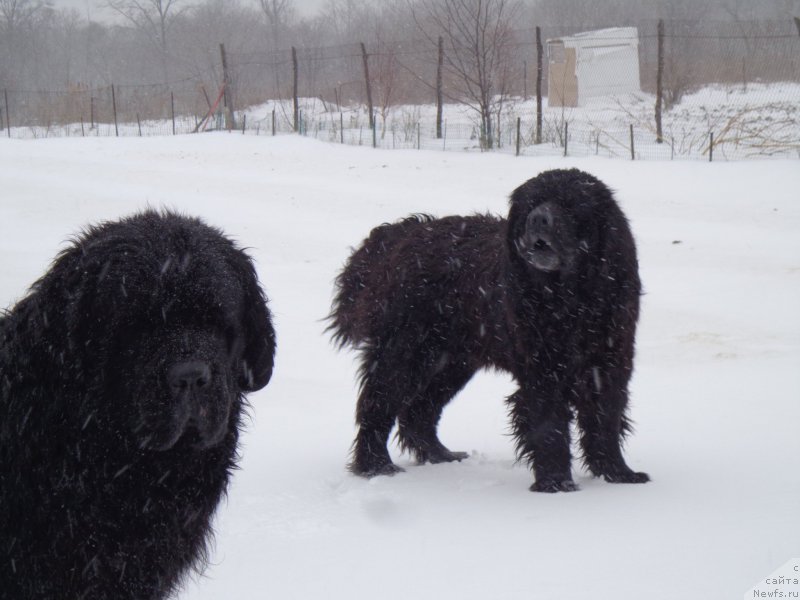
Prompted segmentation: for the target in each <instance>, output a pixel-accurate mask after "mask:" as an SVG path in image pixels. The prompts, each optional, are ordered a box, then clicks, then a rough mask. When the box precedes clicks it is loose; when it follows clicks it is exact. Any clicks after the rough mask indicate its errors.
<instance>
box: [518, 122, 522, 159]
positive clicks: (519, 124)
mask: <svg viewBox="0 0 800 600" xmlns="http://www.w3.org/2000/svg"><path fill="white" fill-rule="evenodd" d="M521 124H522V119H521V118H520V117H517V156H519V141H520V140H519V130H520V126H521Z"/></svg>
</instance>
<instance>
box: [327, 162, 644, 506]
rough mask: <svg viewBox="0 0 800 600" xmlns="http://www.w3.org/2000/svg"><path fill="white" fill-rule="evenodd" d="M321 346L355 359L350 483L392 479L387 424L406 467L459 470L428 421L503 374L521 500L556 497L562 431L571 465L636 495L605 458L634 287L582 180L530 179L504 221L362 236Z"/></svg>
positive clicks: (452, 220) (409, 225)
mask: <svg viewBox="0 0 800 600" xmlns="http://www.w3.org/2000/svg"><path fill="white" fill-rule="evenodd" d="M336 285H337V293H336V297H335V300H334V305H333V310H332V312H331V315H330V319H331V326H330V330H332V331H333V334H334V340H335V341H336V342H338V343H339V344H340V345H346V344H349V345H352V346H354V347H356V348H358V349H360V351H361V372H360V374H361V390H360V395H359V398H358V405H357V411H356V421H357V424H358V427H359V431H358V434H357V436H356V439H355V442H354V445H353V451H352V461H351V463H350V469H351V471H353V472H354V473H356V474H359V475H364V476H373V475H379V474H392V473H395V472H397V471H399V470H401V469H400V468H399V467H397V466H396V465H394V464H393V463H392V461H391V458H390V456H389V452H388V450H387V442H388V438H389V434H390V432H391V430H392V428H393V426H394V424H395V421H397V423H398V432H397V435H398V438H399V441H400V444H401V445H402V447H403V449H405V450H407V451H408V452H410V453H411V454H412V455H414V456H415V458H416V459H417V460H418V461H419V462H442V461H452V460H461V459H463V458H465V457H466V454H464V453H463V452H451V451H450V450H448V449H447V448H446V447H445V446H444V445H443V444H442V443H441V442H440V441H439V438H438V436H437V424H438V421H439V418H440V416H441V413H442V409H443V408H444V406H445V405H446V404H447V402H449V401H450V399H451V398H453V396H454V395H455V394H456V393H458V391H459V390H461V388H462V387H463V386H464V385H465V384H466V383H467V382H468V381H469V379H470V378H471V377H472V375H473V374H474V373H475V372H476V371H477V370H478V369H481V368H486V367H494V368H498V369H503V370H505V371H508V372H509V373H511V374H512V375H513V376H514V378H515V380H516V382H517V384H518V385H519V389H518V390H517V391H516V392H515V393H514V394H513V395H512V396H511V397H510V398H509V399H508V403H509V406H510V410H511V417H512V426H513V431H514V435H515V437H516V441H517V450H518V455H519V457H520V459H523V460H526V461H528V463H529V464H530V465H531V466H532V468H533V472H534V476H535V483H534V484H533V486H532V487H531V489H532V490H534V491H545V492H554V491H571V490H574V489H577V488H576V485H575V483H574V482H573V479H572V472H571V456H570V421H571V420H572V418H573V413H577V418H578V424H579V426H580V430H581V440H580V441H581V445H582V449H583V453H584V461H585V463H586V465H587V467H588V468H589V470H590V471H591V472H592V473H593V474H595V475H597V476H603V477H604V478H605V479H606V480H608V481H612V482H631V483H632V482H644V481H647V480H648V476H647V475H646V474H645V473H636V472H634V471H632V470H631V469H630V468H629V467H628V466H627V465H626V464H625V461H624V459H623V457H622V452H621V448H620V444H621V441H622V437H623V436H624V434H625V433H626V432H627V431H628V430H629V421H628V419H627V417H626V407H627V404H628V381H629V379H630V376H631V371H632V368H633V354H634V337H635V331H636V322H637V319H638V314H639V295H640V282H639V276H638V264H637V259H636V247H635V244H634V240H633V236H632V235H631V231H630V228H629V226H628V222H627V220H626V219H625V216H624V215H623V213H622V211H621V210H620V208H619V206H618V205H617V203H616V202H615V201H614V198H613V196H612V194H611V192H610V191H609V190H608V188H607V187H606V186H605V185H604V184H603V183H602V182H601V181H599V180H598V179H596V178H595V177H593V176H592V175H589V174H587V173H584V172H581V171H578V170H575V169H571V170H555V171H548V172H545V173H542V174H540V175H539V176H538V177H535V178H533V179H531V180H529V181H527V182H526V183H524V184H523V185H521V186H520V187H519V188H517V189H516V190H515V191H514V192H513V194H512V196H511V204H510V210H509V214H508V218H507V219H501V218H498V217H494V216H490V215H476V216H471V217H446V218H441V219H434V218H432V217H429V216H425V215H415V216H411V217H409V218H407V219H405V220H403V221H401V222H399V223H395V224H385V225H382V226H380V227H377V228H376V229H374V230H373V231H372V232H371V233H370V235H369V237H368V238H367V239H366V240H365V241H364V242H363V244H362V245H361V246H360V247H359V248H358V249H357V250H356V251H355V252H354V253H353V255H352V256H351V257H350V259H349V261H348V262H347V264H346V266H345V268H344V270H343V271H342V273H341V274H340V275H339V277H338V279H337V282H336Z"/></svg>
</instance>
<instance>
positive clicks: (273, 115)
mask: <svg viewBox="0 0 800 600" xmlns="http://www.w3.org/2000/svg"><path fill="white" fill-rule="evenodd" d="M272 135H273V136H274V135H275V109H274V108H273V109H272Z"/></svg>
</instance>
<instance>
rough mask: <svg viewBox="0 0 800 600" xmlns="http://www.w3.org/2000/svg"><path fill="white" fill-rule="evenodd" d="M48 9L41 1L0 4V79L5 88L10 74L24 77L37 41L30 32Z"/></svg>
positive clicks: (9, 0) (0, 0)
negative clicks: (32, 46)
mask: <svg viewBox="0 0 800 600" xmlns="http://www.w3.org/2000/svg"><path fill="white" fill-rule="evenodd" d="M48 6H50V3H49V2H43V1H41V0H0V78H2V80H3V83H4V84H5V85H8V80H13V79H15V78H14V77H13V76H12V75H11V74H12V73H14V74H16V75H19V76H22V75H23V74H25V71H26V68H27V62H28V60H29V59H30V57H31V53H32V51H33V48H31V47H29V46H31V45H32V44H33V45H35V44H36V42H37V41H38V40H36V39H34V36H33V35H32V30H33V29H34V26H35V22H36V20H37V18H38V17H39V15H40V14H41V13H42V10H43V9H44V8H45V7H48Z"/></svg>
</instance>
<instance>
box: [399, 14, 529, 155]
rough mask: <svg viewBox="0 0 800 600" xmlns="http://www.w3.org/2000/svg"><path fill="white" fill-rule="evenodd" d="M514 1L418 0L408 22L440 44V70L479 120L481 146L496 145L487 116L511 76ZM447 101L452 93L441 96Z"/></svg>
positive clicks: (499, 103)
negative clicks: (442, 52) (442, 41)
mask: <svg viewBox="0 0 800 600" xmlns="http://www.w3.org/2000/svg"><path fill="white" fill-rule="evenodd" d="M520 9H521V3H520V2H519V0H419V2H418V3H417V4H416V5H415V9H414V20H415V22H416V23H417V26H418V27H419V29H420V31H421V32H422V33H423V34H424V35H425V36H426V37H427V38H428V40H429V41H430V43H431V44H432V45H433V46H438V37H439V36H440V35H441V36H442V37H443V38H444V42H445V52H444V63H445V70H446V71H447V72H448V74H449V75H450V77H449V80H450V81H451V85H452V86H453V87H454V91H455V92H456V94H455V95H456V98H455V99H457V100H460V101H462V102H464V103H466V104H467V105H468V106H469V107H470V108H472V109H473V110H475V112H476V113H477V114H478V116H479V122H480V129H481V145H482V147H484V148H487V149H488V148H493V147H494V145H495V143H496V135H495V128H494V125H493V122H492V116H493V115H494V114H496V113H498V111H499V110H502V105H503V101H504V100H505V95H506V93H507V91H508V85H509V83H510V82H509V77H510V75H511V69H510V66H509V65H510V60H511V43H512V41H513V37H514V33H513V29H514V25H515V20H516V18H517V16H518V14H519V12H520ZM447 95H448V96H449V97H451V98H453V94H452V93H448V94H447Z"/></svg>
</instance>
